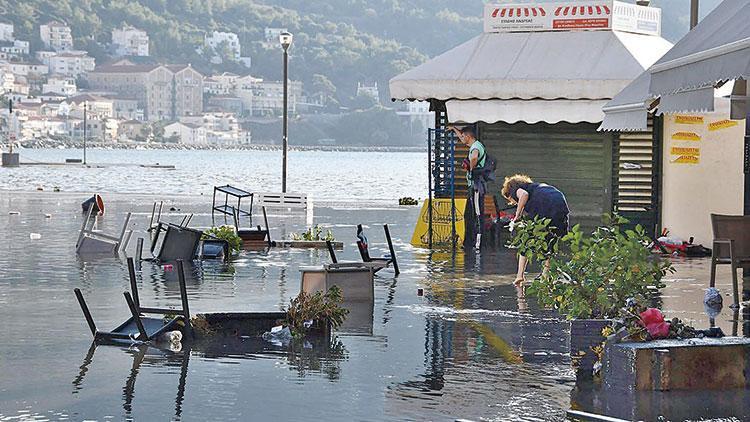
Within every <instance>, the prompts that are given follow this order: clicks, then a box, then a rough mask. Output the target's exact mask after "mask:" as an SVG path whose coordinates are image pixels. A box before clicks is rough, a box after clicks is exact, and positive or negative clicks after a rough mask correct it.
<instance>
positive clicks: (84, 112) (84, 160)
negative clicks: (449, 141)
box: [83, 102, 88, 166]
mask: <svg viewBox="0 0 750 422" xmlns="http://www.w3.org/2000/svg"><path fill="white" fill-rule="evenodd" d="M87 106H88V103H87V102H84V103H83V165H84V166H85V165H86V108H87Z"/></svg>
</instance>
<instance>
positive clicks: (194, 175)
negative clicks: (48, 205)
mask: <svg viewBox="0 0 750 422" xmlns="http://www.w3.org/2000/svg"><path fill="white" fill-rule="evenodd" d="M82 154H83V152H82V150H75V149H68V150H59V149H24V150H21V151H20V157H21V162H22V163H33V162H48V163H63V162H65V159H66V158H79V159H80V158H81V157H82ZM87 162H88V163H89V164H92V165H96V164H102V165H105V167H101V168H96V167H89V168H86V167H82V166H80V165H75V166H71V165H68V166H64V167H63V166H57V167H53V166H23V167H21V168H15V169H9V168H0V190H2V189H6V190H7V189H9V190H34V189H36V188H37V187H38V186H41V187H43V188H44V189H46V190H52V189H53V188H54V187H55V186H57V187H59V188H60V189H61V190H62V191H63V192H118V193H158V194H180V195H186V194H187V195H199V194H204V195H210V194H211V193H212V191H213V190H212V189H213V187H214V186H217V185H223V184H227V183H229V184H231V185H235V186H238V187H244V188H246V189H248V190H250V191H255V192H279V191H281V183H280V180H281V151H169V150H166V151H160V150H101V149H94V150H88V151H87ZM114 163H118V164H121V163H128V164H156V163H159V164H162V165H173V166H175V169H174V170H165V169H153V168H143V167H136V166H129V167H122V166H112V164H114ZM287 186H288V189H287V190H288V191H290V192H302V193H306V194H309V195H312V197H313V198H314V199H315V201H329V202H330V201H352V200H358V201H361V200H367V201H369V202H373V201H378V200H391V199H394V198H400V197H404V196H410V197H413V198H420V197H421V198H424V197H425V196H426V194H427V191H426V189H427V188H426V186H427V154H426V152H425V153H410V152H398V153H391V152H324V151H291V152H289V158H288V180H287Z"/></svg>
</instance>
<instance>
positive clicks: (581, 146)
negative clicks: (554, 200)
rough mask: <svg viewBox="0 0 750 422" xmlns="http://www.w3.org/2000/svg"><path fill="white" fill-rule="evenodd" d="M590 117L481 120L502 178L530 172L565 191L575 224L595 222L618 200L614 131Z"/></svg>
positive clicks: (481, 132)
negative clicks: (585, 120)
mask: <svg viewBox="0 0 750 422" xmlns="http://www.w3.org/2000/svg"><path fill="white" fill-rule="evenodd" d="M596 128H597V125H595V124H590V123H575V124H572V123H557V124H546V123H537V124H526V123H515V124H507V123H494V124H482V125H480V130H479V137H480V139H481V140H482V142H483V143H484V144H485V146H486V147H487V149H488V151H490V153H491V154H494V155H495V157H496V158H497V162H498V164H497V166H498V168H497V176H498V183H499V184H502V179H503V178H504V177H505V176H507V175H512V174H515V173H523V174H528V175H529V176H530V177H531V178H532V179H533V180H534V181H538V182H544V183H548V184H550V185H553V186H555V187H557V188H558V189H560V190H561V191H563V193H565V196H566V197H567V200H568V205H569V206H570V209H571V225H573V224H577V223H581V225H582V226H584V227H585V228H591V227H594V226H595V225H597V224H599V223H600V222H601V216H602V214H604V213H608V212H610V211H611V205H612V196H611V195H612V135H611V134H609V133H602V132H597V131H596Z"/></svg>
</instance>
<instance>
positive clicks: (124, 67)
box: [0, 21, 430, 147]
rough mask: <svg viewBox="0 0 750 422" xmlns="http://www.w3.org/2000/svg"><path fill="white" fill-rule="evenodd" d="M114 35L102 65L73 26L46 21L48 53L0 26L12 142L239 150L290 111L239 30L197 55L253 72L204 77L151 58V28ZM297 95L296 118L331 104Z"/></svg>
mask: <svg viewBox="0 0 750 422" xmlns="http://www.w3.org/2000/svg"><path fill="white" fill-rule="evenodd" d="M283 31H284V29H283V28H266V30H265V40H264V45H265V44H267V47H268V48H269V49H271V48H278V45H277V43H278V37H279V34H281V33H282V32H283ZM111 32H112V42H111V44H110V45H109V46H108V47H109V53H110V55H111V57H113V59H112V60H110V61H109V62H107V63H98V62H97V61H96V60H95V58H94V57H91V55H89V53H88V52H87V51H83V50H78V49H76V48H75V45H74V40H73V36H72V31H71V27H70V26H68V25H67V24H66V23H64V22H60V21H50V22H47V23H46V24H42V25H39V38H40V40H41V42H42V45H43V47H42V49H38V50H35V51H34V50H33V49H32V48H31V43H30V42H29V41H28V40H20V39H16V37H15V35H14V26H13V24H11V23H0V83H1V84H2V87H0V89H1V93H2V96H1V97H0V98H2V106H3V107H2V111H1V112H0V119H2V120H3V122H2V127H3V131H4V132H5V136H4V137H3V138H4V139H7V140H11V141H12V140H15V142H23V143H31V144H33V143H34V142H35V141H43V142H45V145H46V146H54V144H55V143H60V144H66V145H69V144H75V143H78V142H80V141H82V140H83V138H84V137H85V138H86V140H88V141H89V142H96V143H103V144H108V143H112V144H115V143H120V144H129V143H130V144H150V143H154V144H156V143H160V144H175V145H178V144H179V145H188V146H211V147H232V146H242V145H249V144H251V143H252V134H251V132H252V129H251V126H252V124H253V122H255V123H258V122H269V121H270V122H273V121H274V120H278V119H279V118H280V116H281V115H282V112H283V103H284V92H283V81H276V80H264V79H263V78H259V77H256V76H254V75H252V74H251V73H250V72H249V70H250V66H251V58H250V57H246V56H243V55H242V50H241V46H240V42H239V39H238V36H237V34H235V33H231V32H221V31H211V32H209V33H206V34H205V37H204V44H203V45H201V46H199V47H198V48H197V49H196V51H197V52H198V53H200V54H202V55H204V56H205V57H206V58H207V59H208V60H209V61H210V62H211V63H212V64H221V63H222V62H223V61H231V62H232V63H234V64H240V65H241V67H243V68H245V69H247V72H246V73H245V74H243V75H240V74H237V73H232V72H221V73H217V74H209V75H204V74H202V73H201V72H199V71H198V70H197V69H195V68H194V67H192V66H191V64H190V63H161V62H159V61H158V59H156V58H154V57H151V56H150V54H149V53H150V52H149V42H150V40H149V35H148V33H147V32H146V31H144V30H142V29H139V28H135V27H132V26H130V25H127V24H123V25H122V26H121V27H119V28H115V29H113V30H112V31H111ZM290 79H291V78H290ZM288 95H289V96H288V109H289V113H290V115H291V116H297V117H299V116H301V115H305V114H314V113H318V112H320V111H321V110H322V109H323V107H324V105H325V100H326V99H325V98H320V96H314V95H313V96H310V97H308V96H306V95H305V91H304V88H303V84H302V82H301V81H297V80H290V81H289V94H288ZM356 95H357V96H365V97H369V98H371V99H372V101H373V102H374V103H377V102H378V101H379V92H378V87H377V84H367V83H364V82H363V83H361V84H358V86H357V91H356ZM11 101H12V103H13V107H12V113H11V109H10V107H8V106H9V102H11ZM402 108H403V109H400V110H399V111H398V113H397V114H398V115H399V116H400V117H401V118H402V119H404V121H406V122H411V121H413V120H414V119H415V118H416V119H419V120H420V121H422V122H423V126H420V128H421V127H426V125H427V124H429V122H430V113H429V110H428V109H427V105H426V104H423V105H417V106H415V105H414V104H404V105H403V106H402ZM84 125H85V129H84ZM262 142H265V143H275V140H274V139H270V140H269V139H263V140H262ZM332 142H333V143H335V140H332V139H321V140H320V142H319V143H320V144H321V145H324V144H325V145H329V144H330V143H332Z"/></svg>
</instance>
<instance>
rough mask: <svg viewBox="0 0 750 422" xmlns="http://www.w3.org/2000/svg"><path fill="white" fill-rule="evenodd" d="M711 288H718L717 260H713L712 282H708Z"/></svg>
mask: <svg viewBox="0 0 750 422" xmlns="http://www.w3.org/2000/svg"><path fill="white" fill-rule="evenodd" d="M708 286H709V287H716V258H714V257H712V258H711V280H710V281H709V282H708Z"/></svg>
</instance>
